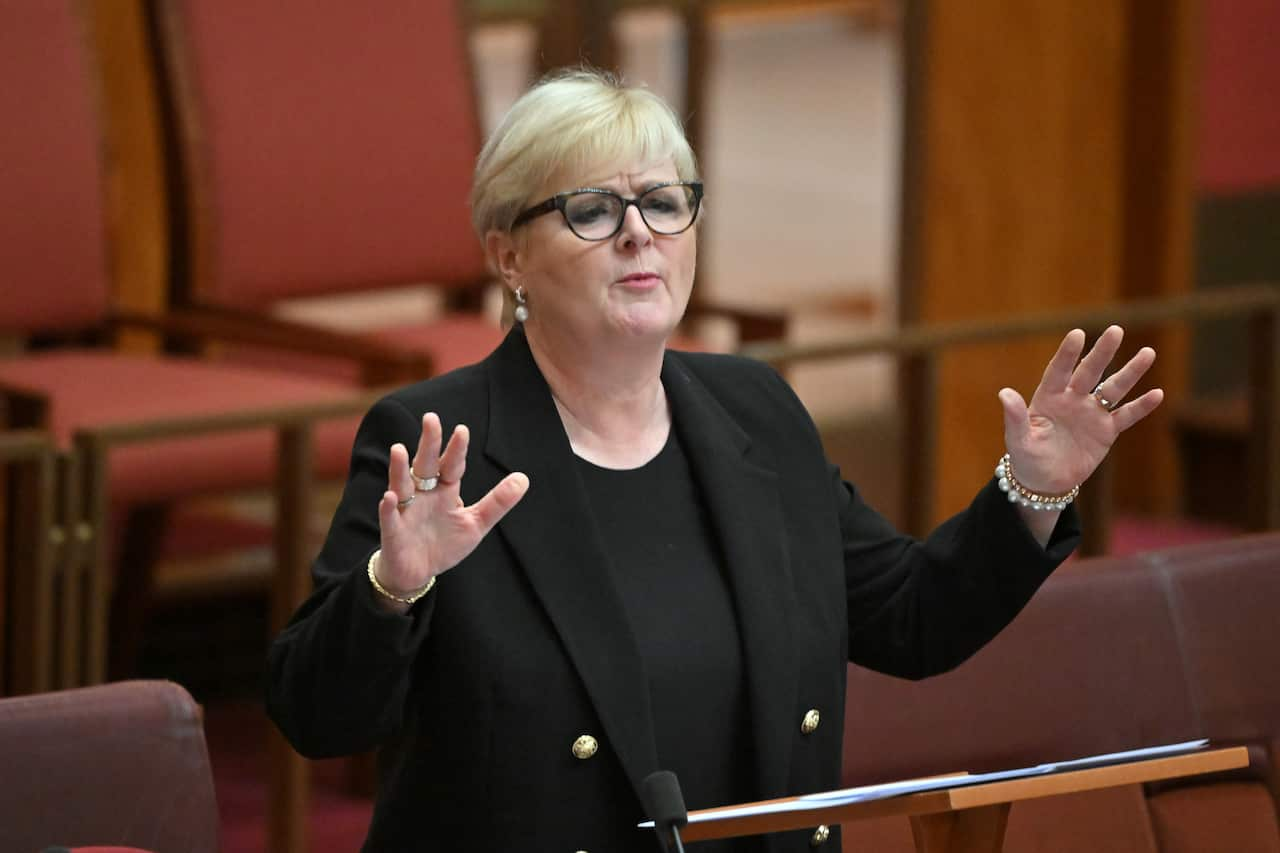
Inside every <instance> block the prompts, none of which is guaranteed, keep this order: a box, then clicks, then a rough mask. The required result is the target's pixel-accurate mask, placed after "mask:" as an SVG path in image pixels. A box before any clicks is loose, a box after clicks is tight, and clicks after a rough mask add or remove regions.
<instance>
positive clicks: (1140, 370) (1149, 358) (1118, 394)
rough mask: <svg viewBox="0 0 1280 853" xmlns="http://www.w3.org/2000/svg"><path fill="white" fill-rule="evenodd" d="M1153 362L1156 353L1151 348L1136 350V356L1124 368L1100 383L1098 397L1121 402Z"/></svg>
mask: <svg viewBox="0 0 1280 853" xmlns="http://www.w3.org/2000/svg"><path fill="white" fill-rule="evenodd" d="M1155 360H1156V351H1155V350H1153V349H1152V348H1151V347H1143V348H1142V349H1140V350H1138V353H1137V355H1135V356H1134V357H1133V358H1131V359H1129V361H1128V362H1126V363H1125V366H1124V367H1122V368H1120V369H1119V370H1117V371H1116V372H1115V373H1113V374H1111V375H1110V376H1108V377H1107V378H1106V379H1104V380H1103V381H1102V383H1101V386H1102V388H1101V390H1100V391H1099V392H1098V393H1099V396H1101V397H1102V398H1103V399H1105V400H1110V401H1112V402H1116V401H1118V400H1123V399H1124V398H1125V397H1126V396H1128V394H1129V392H1130V391H1132V390H1133V388H1134V386H1135V385H1137V384H1138V381H1139V380H1140V379H1142V376H1143V374H1145V373H1146V372H1147V370H1149V369H1150V367H1151V365H1152V364H1154V363H1155Z"/></svg>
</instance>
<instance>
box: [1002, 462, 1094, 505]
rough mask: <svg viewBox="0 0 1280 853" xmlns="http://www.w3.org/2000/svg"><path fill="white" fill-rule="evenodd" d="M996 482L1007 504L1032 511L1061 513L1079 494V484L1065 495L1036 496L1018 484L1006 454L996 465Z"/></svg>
mask: <svg viewBox="0 0 1280 853" xmlns="http://www.w3.org/2000/svg"><path fill="white" fill-rule="evenodd" d="M996 480H997V482H996V485H997V486H999V487H1000V491H1002V492H1006V493H1008V495H1009V503H1011V504H1012V503H1016V504H1018V505H1019V506H1029V507H1031V508H1032V509H1045V510H1057V511H1059V512H1061V511H1062V510H1064V509H1066V508H1067V504H1069V503H1071V502H1072V501H1073V500H1075V499H1076V495H1078V494H1080V484H1079V483H1077V484H1076V485H1074V486H1072V487H1071V491H1069V492H1067V493H1066V494H1062V495H1038V494H1036V493H1035V492H1033V491H1031V490H1030V489H1028V488H1027V487H1026V486H1024V485H1022V484H1021V483H1019V482H1018V478H1017V477H1015V476H1014V474H1013V463H1012V462H1010V461H1009V454H1008V453H1006V454H1005V455H1004V456H1001V457H1000V461H999V462H997V463H996Z"/></svg>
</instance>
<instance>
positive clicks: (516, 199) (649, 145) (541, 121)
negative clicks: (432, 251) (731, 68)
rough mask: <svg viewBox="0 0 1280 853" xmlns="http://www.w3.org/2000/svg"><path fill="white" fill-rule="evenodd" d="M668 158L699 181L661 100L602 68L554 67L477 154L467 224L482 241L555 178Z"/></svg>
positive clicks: (676, 122) (676, 123) (504, 227)
mask: <svg viewBox="0 0 1280 853" xmlns="http://www.w3.org/2000/svg"><path fill="white" fill-rule="evenodd" d="M667 158H670V159H671V160H673V161H674V162H675V166H676V174H677V175H678V176H679V178H680V180H682V181H694V180H697V179H698V174H697V171H698V169H697V162H696V160H695V158H694V155H693V149H692V148H691V147H690V146H689V141H688V140H687V139H686V138H685V135H684V130H683V129H682V128H681V126H680V119H679V118H678V117H677V116H676V114H675V112H674V111H673V110H672V109H671V107H669V106H668V105H667V103H666V102H665V101H663V100H662V98H660V97H658V96H657V95H656V94H654V93H653V92H651V91H649V90H648V89H646V88H644V87H642V86H628V85H626V84H625V83H623V81H622V80H621V79H619V78H618V77H617V76H615V75H613V74H610V73H608V72H604V71H598V70H595V69H590V68H575V69H569V70H564V71H559V72H554V73H552V74H550V75H548V76H546V77H544V78H543V79H542V80H541V81H539V82H538V83H537V84H536V85H535V86H534V87H533V88H531V89H530V90H529V91H527V92H525V93H524V94H523V95H522V96H520V98H519V99H518V100H517V101H516V102H515V104H513V105H512V107H511V109H510V110H508V112H507V114H506V116H505V117H504V118H503V119H502V123H501V124H499V125H498V127H497V129H495V130H494V131H493V133H492V134H491V135H490V136H489V139H488V141H487V142H485V145H484V148H483V149H482V150H481V151H480V156H479V158H478V159H477V160H476V171H475V176H474V178H473V180H472V184H471V224H472V227H473V228H475V231H476V234H477V235H478V236H479V237H480V239H481V240H484V238H485V235H486V234H487V233H488V232H489V231H491V230H495V229H496V230H499V231H510V230H511V223H512V222H513V221H515V218H516V217H517V216H518V215H519V214H520V212H521V211H522V210H524V209H525V208H526V207H528V206H529V205H530V204H536V203H537V202H538V201H541V199H538V198H534V196H535V195H536V194H538V193H541V192H544V191H545V189H546V187H547V185H548V184H549V183H550V182H551V181H552V179H553V178H556V177H560V176H565V175H581V174H584V173H585V172H586V171H587V170H589V169H592V168H596V167H599V166H602V165H610V164H613V163H652V162H656V161H659V160H664V159H667ZM565 189H571V188H570V187H565Z"/></svg>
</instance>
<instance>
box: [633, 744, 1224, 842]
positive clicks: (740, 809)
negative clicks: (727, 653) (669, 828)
mask: <svg viewBox="0 0 1280 853" xmlns="http://www.w3.org/2000/svg"><path fill="white" fill-rule="evenodd" d="M1208 745H1209V741H1208V740H1205V739H1201V740H1189V741H1184V742H1182V743H1170V744H1164V745H1162V746H1149V747H1145V748H1143V749H1130V750H1126V751H1124V752H1109V753H1105V754H1103V755H1090V756H1086V757H1084V758H1075V759H1071V760H1069V761H1053V762H1049V763H1046V764H1037V765H1035V766H1034V767H1018V768H1015V769H1013V770H997V771H995V772H992V773H969V774H964V775H960V776H931V777H928V778H926V779H907V780H905V781H902V782H886V783H884V784H880V785H863V786H860V787H857V788H845V789H843V790H840V791H825V792H823V793H820V794H806V795H805V796H801V797H795V798H793V799H789V800H781V801H778V802H771V803H759V804H751V805H744V806H726V807H725V808H721V809H707V810H705V811H701V812H697V813H693V814H690V815H689V822H690V823H704V822H708V821H716V820H727V819H728V818H735V817H751V816H754V815H765V814H778V813H781V812H795V811H804V810H805V809H812V808H821V807H825V806H843V805H849V804H851V803H860V802H864V801H866V800H880V799H884V798H886V797H901V796H905V795H907V794H919V793H922V792H924V791H938V790H942V789H944V788H959V787H968V786H972V785H983V784H987V783H990V782H1004V781H1008V780H1010V779H1025V778H1027V777H1029V776H1046V775H1049V774H1051V773H1065V772H1068V771H1071V770H1088V769H1090V768H1093V767H1106V766H1107V765H1110V764H1123V763H1125V762H1127V761H1144V760H1147V759H1151V758H1166V757H1168V756H1171V755H1183V754H1185V753H1188V752H1195V751H1196V750H1199V749H1204V748H1205V747H1206V746H1208ZM640 826H641V827H642V828H648V827H652V826H653V821H646V822H644V823H642V824H640Z"/></svg>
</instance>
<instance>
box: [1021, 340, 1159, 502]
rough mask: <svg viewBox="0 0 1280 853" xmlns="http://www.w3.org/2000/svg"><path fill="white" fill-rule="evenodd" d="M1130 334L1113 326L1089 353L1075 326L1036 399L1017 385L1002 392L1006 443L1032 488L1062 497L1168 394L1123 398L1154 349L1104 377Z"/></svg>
mask: <svg viewBox="0 0 1280 853" xmlns="http://www.w3.org/2000/svg"><path fill="white" fill-rule="evenodd" d="M1123 339H1124V330H1123V329H1121V328H1120V327H1119V326H1109V327H1108V328H1107V330H1106V331H1105V332H1103V333H1102V335H1101V336H1100V337H1099V338H1098V341H1097V343H1095V344H1094V345H1093V349H1091V350H1089V352H1088V354H1087V355H1085V356H1084V358H1081V357H1080V354H1081V352H1083V351H1084V343H1085V335H1084V332H1082V331H1081V330H1079V329H1074V330H1072V331H1071V332H1069V333H1068V334H1067V336H1066V337H1065V338H1063V340H1062V345H1061V346H1059V347H1058V351H1057V353H1055V354H1054V356H1053V358H1052V359H1050V361H1049V366H1048V367H1046V368H1045V371H1044V376H1043V378H1041V380H1040V385H1039V387H1038V388H1036V391H1035V394H1034V395H1033V396H1032V398H1031V403H1030V405H1028V404H1027V403H1026V402H1025V401H1024V400H1023V399H1022V395H1020V394H1019V393H1018V392H1017V391H1014V390H1013V389H1012V388H1003V389H1001V390H1000V404H1001V406H1002V407H1003V409H1004V441H1005V448H1006V449H1007V450H1008V452H1009V457H1010V460H1011V462H1012V464H1013V470H1014V471H1015V472H1016V474H1017V476H1018V480H1019V482H1021V483H1022V484H1023V485H1024V486H1026V487H1027V488H1028V489H1030V490H1032V491H1034V492H1037V493H1039V494H1044V495H1059V494H1063V493H1065V492H1068V491H1070V490H1071V488H1072V487H1073V486H1075V485H1077V484H1078V483H1083V482H1084V481H1085V480H1087V479H1088V478H1089V475H1090V474H1092V473H1093V471H1094V469H1096V468H1097V467H1098V465H1099V464H1100V463H1101V462H1102V460H1103V459H1104V458H1105V457H1106V455H1107V451H1108V450H1110V449H1111V445H1112V443H1114V442H1115V440H1116V437H1117V436H1118V435H1120V433H1122V432H1124V431H1125V430H1126V429H1128V428H1129V427H1131V426H1133V425H1134V424H1136V423H1137V422H1138V421H1140V420H1142V419H1143V418H1145V417H1146V416H1147V415H1149V414H1151V412H1152V411H1153V410H1154V409H1155V408H1156V406H1158V405H1160V401H1161V400H1163V399H1164V392H1163V391H1161V390H1160V389H1159V388H1153V389H1152V390H1150V391H1147V392H1146V393H1145V394H1143V395H1142V396H1140V397H1138V398H1136V399H1134V400H1131V401H1129V402H1127V403H1126V402H1123V401H1124V398H1125V397H1127V396H1128V395H1129V393H1130V392H1131V391H1132V390H1133V389H1134V387H1135V386H1136V385H1137V384H1138V381H1139V380H1140V379H1141V378H1142V376H1143V374H1145V373H1146V372H1147V369H1148V368H1150V367H1151V365H1152V363H1153V362H1155V360H1156V351H1155V350H1153V349H1151V348H1150V347H1143V348H1142V349H1140V350H1138V354H1137V355H1135V356H1134V357H1133V358H1131V359H1129V362H1128V363H1127V364H1125V366H1124V367H1122V368H1120V369H1119V370H1117V371H1116V372H1115V373H1112V374H1111V375H1110V376H1107V377H1106V379H1103V372H1104V371H1105V370H1106V368H1107V365H1108V364H1110V363H1111V359H1112V358H1113V357H1114V356H1115V354H1116V351H1117V350H1119V349H1120V342H1121V340H1123Z"/></svg>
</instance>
